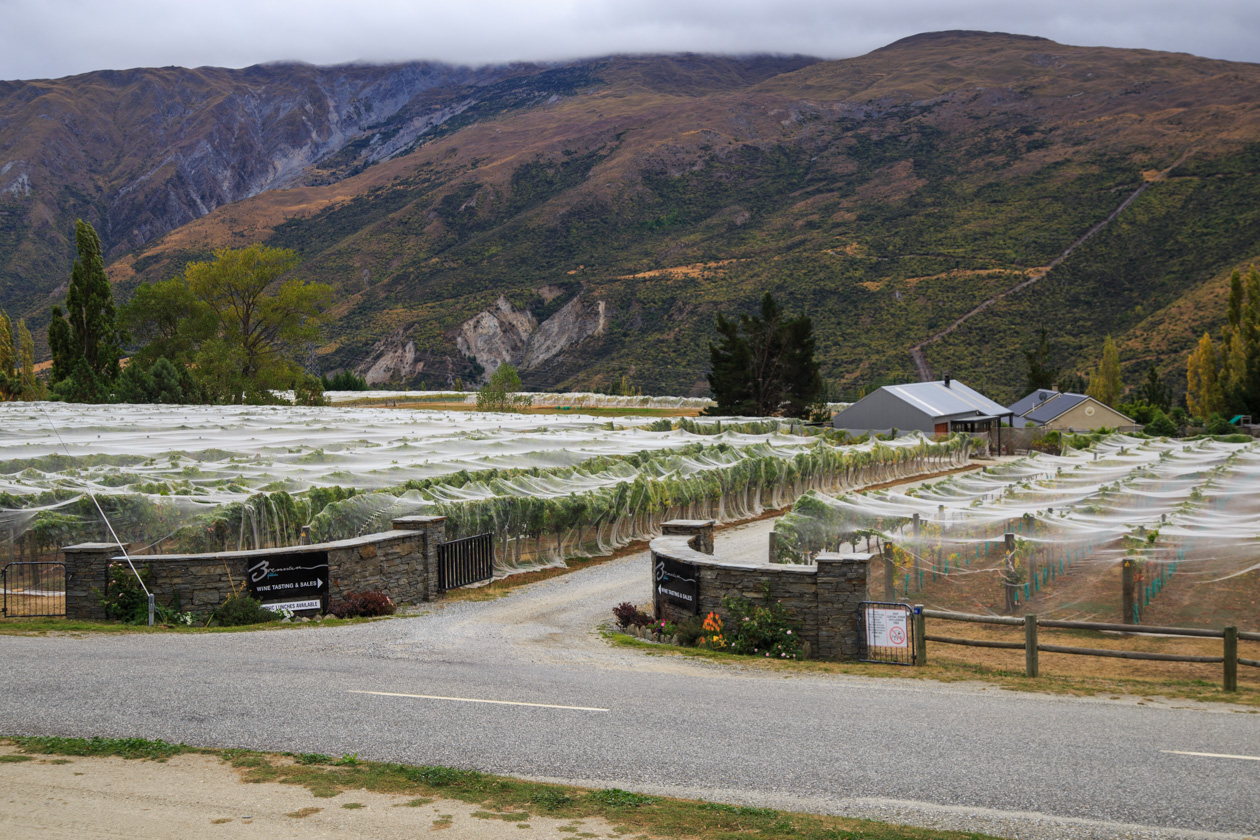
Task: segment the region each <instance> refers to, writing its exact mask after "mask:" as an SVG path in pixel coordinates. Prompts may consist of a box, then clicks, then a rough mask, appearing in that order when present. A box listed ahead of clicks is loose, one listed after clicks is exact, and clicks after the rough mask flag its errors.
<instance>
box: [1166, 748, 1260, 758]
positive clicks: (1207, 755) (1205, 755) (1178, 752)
mask: <svg viewBox="0 0 1260 840" xmlns="http://www.w3.org/2000/svg"><path fill="white" fill-rule="evenodd" d="M1160 752H1162V753H1168V754H1169V755H1197V756H1202V757H1203V758H1233V759H1237V760H1238V761H1260V755H1229V754H1227V753H1201V752H1185V751H1184V750H1160Z"/></svg>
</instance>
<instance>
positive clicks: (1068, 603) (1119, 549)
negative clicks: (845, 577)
mask: <svg viewBox="0 0 1260 840" xmlns="http://www.w3.org/2000/svg"><path fill="white" fill-rule="evenodd" d="M776 532H777V533H778V535H779V538H778V544H779V546H780V550H781V556H782V558H783V559H786V560H796V561H798V562H799V561H801V560H806V559H808V557H809V556H810V555H811V554H813V553H816V552H817V551H819V550H823V549H829V550H835V549H843V550H849V549H850V547H854V548H862V549H865V548H866V547H867V546H868V545H869V546H870V548H871V550H873V551H879V552H881V554H884V556H886V557H887V558H888V559H889V560H890V561H891V562H890V563H887V564H885V563H875V564H874V568H875V570H876V572H875V575H876V578H877V580H876V582H875V584H874V585H873V586H872V592H873V594H874V595H882V594H883V593H885V592H887V591H889V590H888V589H886V588H885V587H886V586H887V583H886V578H885V575H886V573H887V571H891V573H892V574H891V578H892V579H891V581H888V582H891V583H892V584H894V587H891V588H892V589H893V590H894V591H895V595H896V597H897V598H899V599H908V600H911V601H914V602H921V603H924V604H926V605H929V606H933V607H938V608H942V609H959V610H964V611H967V612H981V613H1001V612H1006V613H1012V612H1036V613H1038V614H1039V615H1045V616H1054V617H1058V618H1074V619H1076V618H1079V619H1095V620H1104V621H1121V620H1122V619H1127V620H1138V621H1141V622H1142V623H1154V624H1181V625H1204V624H1212V625H1220V624H1222V623H1225V624H1229V623H1237V624H1238V625H1239V626H1243V627H1254V626H1256V625H1257V624H1260V619H1258V611H1257V600H1260V443H1257V442H1227V441H1221V440H1213V439H1201V440H1194V441H1170V440H1148V439H1139V438H1132V437H1126V436H1122V435H1112V436H1110V437H1108V438H1106V439H1105V440H1103V441H1101V442H1099V443H1097V444H1095V445H1094V446H1093V447H1092V448H1091V449H1089V450H1085V451H1073V450H1068V451H1067V452H1065V453H1064V454H1063V455H1061V456H1053V455H1042V454H1037V455H1031V456H1029V457H1026V458H1021V459H1018V460H1015V461H1011V462H1007V463H1003V464H1000V465H997V466H993V467H989V468H987V469H985V470H983V471H982V472H978V473H967V474H960V475H956V476H951V477H949V478H946V479H944V480H942V481H939V482H936V483H935V484H924V485H921V486H919V487H917V488H915V489H912V490H908V491H904V492H898V491H896V490H885V491H878V492H872V493H868V494H861V495H859V494H849V495H845V496H839V497H832V496H827V495H823V494H818V493H811V494H807V495H806V496H805V497H803V498H802V499H800V500H799V501H798V502H797V504H796V506H795V508H794V510H793V511H792V512H791V513H790V514H788V515H787V516H785V517H784V518H783V519H782V520H781V521H780V522H779V523H778V525H777V526H776ZM1008 533H1009V534H1012V535H1013V538H1012V539H1011V540H1010V541H1009V543H1008V540H1007V539H1006V538H1005V537H1004V535H1005V534H1008ZM1126 562H1127V563H1128V565H1129V571H1128V573H1127V578H1126V572H1125V569H1124V567H1125V564H1126ZM1126 581H1127V585H1128V586H1130V588H1131V589H1130V597H1129V599H1128V600H1127V601H1126V600H1125V599H1124V598H1123V597H1122V596H1123V589H1124V586H1125V585H1126ZM1126 604H1127V608H1128V610H1129V613H1128V614H1123V613H1122V608H1123V607H1124V606H1125V605H1126Z"/></svg>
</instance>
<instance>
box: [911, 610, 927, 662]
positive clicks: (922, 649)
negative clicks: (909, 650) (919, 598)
mask: <svg viewBox="0 0 1260 840" xmlns="http://www.w3.org/2000/svg"><path fill="white" fill-rule="evenodd" d="M926 625H927V616H925V615H924V614H923V605H922V604H915V605H914V664H915V665H926V664H927V639H925V638H924V637H925V636H926V635H927V626H926Z"/></svg>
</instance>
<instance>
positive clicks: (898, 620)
mask: <svg viewBox="0 0 1260 840" xmlns="http://www.w3.org/2000/svg"><path fill="white" fill-rule="evenodd" d="M909 619H910V616H909V615H908V614H907V613H906V611H905V610H881V609H879V608H876V607H867V609H866V645H867V647H873V648H874V647H886V648H887V647H891V648H904V647H909V645H910V638H909V633H908V632H907V629H906V624H907V623H908V622H909Z"/></svg>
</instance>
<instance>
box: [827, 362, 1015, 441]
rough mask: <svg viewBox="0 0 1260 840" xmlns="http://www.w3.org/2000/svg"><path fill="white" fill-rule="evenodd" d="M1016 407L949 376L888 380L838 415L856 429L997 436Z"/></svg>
mask: <svg viewBox="0 0 1260 840" xmlns="http://www.w3.org/2000/svg"><path fill="white" fill-rule="evenodd" d="M1012 416H1013V415H1012V414H1011V411H1010V409H1008V408H1006V407H1005V406H1001V405H999V404H997V403H995V402H994V401H993V400H991V399H989V398H988V397H986V396H984V395H983V394H981V393H979V392H978V391H975V390H973V389H971V388H968V387H967V386H966V385H964V384H962V383H961V382H955V381H952V380H951V379H950V378H949V377H948V376H946V377H945V378H944V379H942V380H940V381H938V382H914V383H911V384H909V385H885V386H884V387H882V388H880V389H879V390H877V391H874V392H872V393H870V394H867V395H866V396H865V397H863V398H862V399H860V400H858V401H857V402H855V403H854V404H853V405H851V406H849V407H848V408H846V409H845V410H844V411H842V412H840V413H839V414H837V415H836V416H835V418H834V419H833V420H832V425H834V426H835V427H836V428H837V429H844V430H846V431H848V432H850V433H852V434H862V433H864V432H886V431H888V430H890V429H897V430H898V431H902V432H909V431H920V432H923V433H924V434H925V435H932V434H942V435H943V434H949V433H950V432H977V433H981V434H991V435H993V436H994V442H995V443H996V444H997V445H998V446H999V447H1000V446H1001V441H1000V439H999V438H998V437H997V436H998V435H1000V434H1001V422H1002V420H1003V419H1004V418H1006V419H1008V420H1009V418H1011V417H1012Z"/></svg>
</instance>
